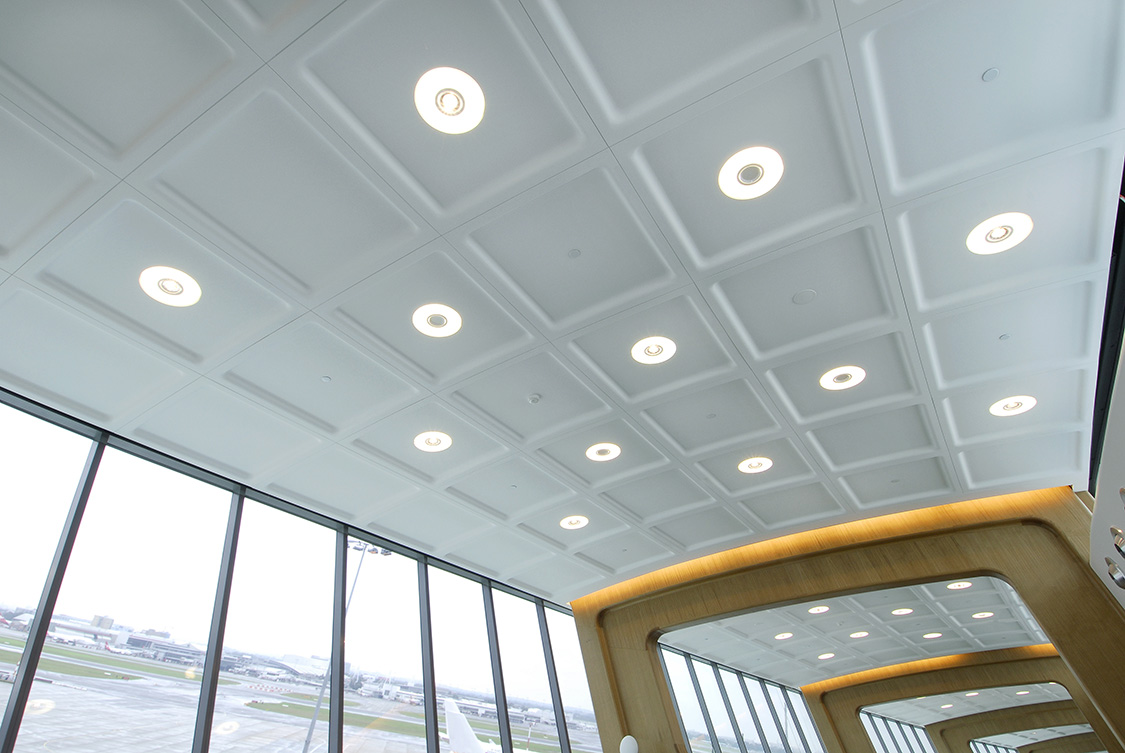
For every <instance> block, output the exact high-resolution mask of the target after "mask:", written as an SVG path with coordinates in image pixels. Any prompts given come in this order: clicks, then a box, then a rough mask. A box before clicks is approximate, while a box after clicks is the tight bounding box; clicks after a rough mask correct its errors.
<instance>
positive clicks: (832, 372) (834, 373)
mask: <svg viewBox="0 0 1125 753" xmlns="http://www.w3.org/2000/svg"><path fill="white" fill-rule="evenodd" d="M866 376H867V372H866V371H864V370H863V369H862V368H860V367H859V366H837V367H836V368H834V369H829V370H828V371H826V372H824V374H823V375H821V377H820V386H821V387H823V388H824V389H826V390H847V389H851V388H852V387H855V386H856V385H857V384H859V383H860V382H862V381H863V380H864V378H866Z"/></svg>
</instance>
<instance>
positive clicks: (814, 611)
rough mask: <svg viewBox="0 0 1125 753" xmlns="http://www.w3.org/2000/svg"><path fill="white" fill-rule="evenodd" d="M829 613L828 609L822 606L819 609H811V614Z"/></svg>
mask: <svg viewBox="0 0 1125 753" xmlns="http://www.w3.org/2000/svg"><path fill="white" fill-rule="evenodd" d="M827 611H828V607H826V606H823V605H821V606H819V607H809V614H824V613H825V612H827Z"/></svg>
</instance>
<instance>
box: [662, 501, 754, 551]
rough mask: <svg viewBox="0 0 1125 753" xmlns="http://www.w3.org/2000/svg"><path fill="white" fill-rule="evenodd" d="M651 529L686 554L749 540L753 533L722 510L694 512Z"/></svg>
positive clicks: (715, 508) (716, 508)
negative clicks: (673, 542) (681, 548)
mask: <svg viewBox="0 0 1125 753" xmlns="http://www.w3.org/2000/svg"><path fill="white" fill-rule="evenodd" d="M653 530H655V531H658V532H660V533H662V534H664V535H665V536H667V537H668V538H670V539H672V540H673V541H675V542H676V543H677V544H679V545H680V546H682V547H683V548H684V550H685V551H688V552H699V551H700V550H703V549H717V548H719V546H720V545H722V544H726V545H731V546H732V545H733V544H731V542H732V541H744V540H749V538H750V536H751V535H752V534H753V531H751V530H750V527H749V526H747V525H746V524H745V523H743V522H742V521H741V520H739V519H738V518H737V517H735V516H734V515H731V514H730V513H729V512H728V511H727V510H725V509H723V508H722V507H712V508H709V509H705V510H694V511H692V512H691V513H689V514H687V515H683V516H681V517H678V518H671V519H668V520H665V521H663V522H661V523H660V525H657V526H653Z"/></svg>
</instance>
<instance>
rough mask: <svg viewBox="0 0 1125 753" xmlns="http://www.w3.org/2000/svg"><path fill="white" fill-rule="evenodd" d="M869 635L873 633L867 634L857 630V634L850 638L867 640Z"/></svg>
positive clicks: (864, 631)
mask: <svg viewBox="0 0 1125 753" xmlns="http://www.w3.org/2000/svg"><path fill="white" fill-rule="evenodd" d="M869 635H871V633H869V632H867V631H866V630H857V631H856V632H854V633H852V634H851V635H849V636H848V637H849V638H866V637H867V636H869Z"/></svg>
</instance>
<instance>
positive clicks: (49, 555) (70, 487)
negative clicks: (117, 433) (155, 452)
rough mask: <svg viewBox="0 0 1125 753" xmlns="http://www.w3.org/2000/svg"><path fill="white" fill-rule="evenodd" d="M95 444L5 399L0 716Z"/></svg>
mask: <svg viewBox="0 0 1125 753" xmlns="http://www.w3.org/2000/svg"><path fill="white" fill-rule="evenodd" d="M90 445H91V442H90V440H89V439H86V438H85V437H80V436H78V435H77V434H73V433H71V432H69V431H67V430H65V429H60V428H59V427H57V426H55V425H53V424H49V423H47V422H46V421H42V420H40V419H38V418H35V417H34V416H29V415H27V414H26V413H23V412H21V411H18V410H15V409H14V408H9V407H8V406H6V405H2V404H0V520H3V521H4V536H3V541H4V543H3V548H2V551H3V557H4V564H3V573H4V575H3V577H2V578H0V717H2V716H3V715H4V709H5V707H6V706H7V705H8V695H9V694H10V693H11V691H12V685H11V682H10V680H13V679H14V678H15V675H16V668H17V666H18V665H19V662H20V658H21V657H22V655H23V647H24V641H25V639H26V638H27V631H28V629H29V627H30V624H31V617H32V615H34V614H35V609H36V606H37V605H38V604H39V597H40V596H41V595H42V593H43V585H44V582H45V581H46V579H47V571H48V570H50V568H51V560H52V559H53V557H54V554H55V549H56V547H57V546H58V543H59V536H60V534H61V533H62V527H63V523H65V522H66V515H67V512H68V511H69V509H70V503H71V501H72V500H73V499H74V492H75V490H76V489H77V488H78V483H79V481H80V480H81V477H82V468H83V466H84V465H85V464H86V457H87V456H88V455H89V452H90ZM31 711H32V712H34V709H31Z"/></svg>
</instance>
